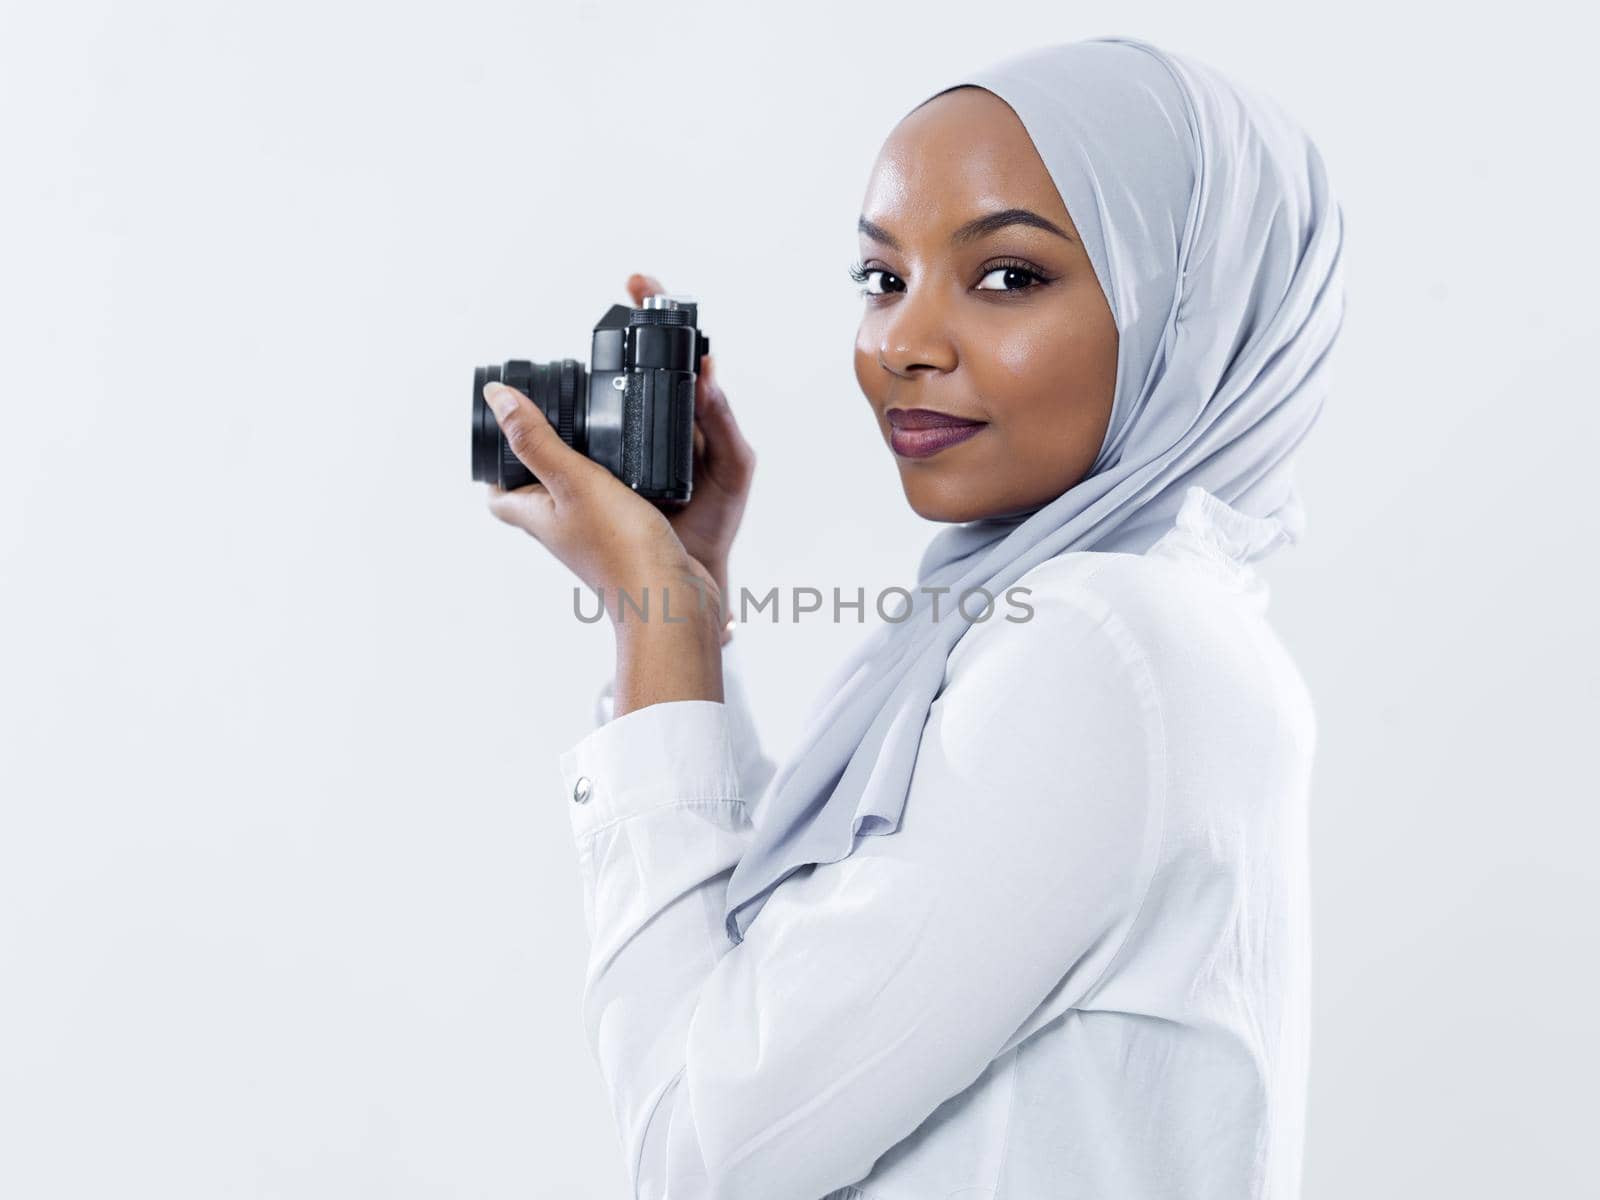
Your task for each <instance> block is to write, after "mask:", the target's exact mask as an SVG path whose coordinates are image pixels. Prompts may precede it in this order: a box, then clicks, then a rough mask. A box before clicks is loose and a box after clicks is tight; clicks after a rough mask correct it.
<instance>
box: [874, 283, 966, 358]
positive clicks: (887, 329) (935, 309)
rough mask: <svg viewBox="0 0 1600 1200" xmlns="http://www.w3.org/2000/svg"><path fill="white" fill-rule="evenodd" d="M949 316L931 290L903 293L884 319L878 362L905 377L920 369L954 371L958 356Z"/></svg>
mask: <svg viewBox="0 0 1600 1200" xmlns="http://www.w3.org/2000/svg"><path fill="white" fill-rule="evenodd" d="M947 316H948V314H946V313H945V312H944V309H943V306H942V305H941V304H940V303H939V299H938V297H937V296H936V295H935V294H933V293H932V292H931V290H930V289H923V291H922V292H921V293H920V294H918V293H917V292H914V291H907V292H905V293H903V295H902V297H901V299H900V301H899V302H898V303H896V304H895V306H894V308H893V309H892V310H891V311H890V312H889V313H888V315H887V319H886V320H885V321H884V324H883V333H882V336H881V337H880V338H879V341H878V365H879V366H880V367H882V368H883V369H884V370H885V371H888V372H889V373H890V374H891V375H898V376H901V377H902V378H910V377H911V376H912V375H913V374H914V373H915V372H917V371H918V370H928V371H953V370H955V367H956V362H957V361H958V356H957V354H956V348H955V341H954V340H953V339H952V338H951V336H950V327H949V322H948V319H947Z"/></svg>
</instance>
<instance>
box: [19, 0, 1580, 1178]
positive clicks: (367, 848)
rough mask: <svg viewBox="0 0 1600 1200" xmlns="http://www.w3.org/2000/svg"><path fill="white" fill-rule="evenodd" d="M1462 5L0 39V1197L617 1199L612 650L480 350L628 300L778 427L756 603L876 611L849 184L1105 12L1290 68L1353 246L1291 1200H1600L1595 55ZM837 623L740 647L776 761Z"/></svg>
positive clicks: (1224, 58) (284, 8)
mask: <svg viewBox="0 0 1600 1200" xmlns="http://www.w3.org/2000/svg"><path fill="white" fill-rule="evenodd" d="M1468 12H1469V10H1468V9H1465V8H1462V7H1460V6H1456V5H1449V6H1445V5H1440V6H1439V7H1438V8H1437V9H1433V10H1424V9H1421V8H1413V7H1407V6H1404V5H1397V4H1382V5H1371V6H1362V7H1356V8H1352V7H1351V6H1348V5H1340V6H1321V7H1319V8H1318V9H1316V10H1315V11H1312V10H1310V9H1302V8H1301V6H1292V5H1282V4H1261V5H1244V4H1235V5H1225V6H1219V5H1203V6H1197V5H1194V4H1187V3H1177V2H1171V3H1163V4H1133V3H1126V2H1123V3H1116V4H1110V3H1080V4H1075V5H1072V6H1070V7H1069V6H1062V5H1051V4H1037V5H1024V4H1016V3H1000V2H996V3H989V4H984V5H981V6H979V5H970V4H961V5H956V4H930V3H915V4H912V3H900V4H879V5H865V4H855V3H852V4H835V5H819V4H811V5H808V6H805V7H804V8H799V9H796V8H793V7H791V6H768V5H755V4H691V3H678V4H633V3H619V2H616V0H613V2H612V3H608V4H604V5H602V4H588V3H584V4H580V3H572V2H569V3H562V4H548V5H542V6H535V5H512V4H482V3H480V4H456V5H453V6H451V7H450V8H448V9H446V8H444V7H440V8H438V9H437V10H435V11H432V12H429V11H425V10H424V9H422V8H421V7H418V6H407V5H398V6H397V5H377V4H372V5H349V4H347V5H342V6H341V5H330V4H327V3H319V4H316V5H309V4H283V3H279V4H272V5H260V6H254V7H252V8H250V9H246V8H245V7H244V6H228V7H224V6H214V5H199V4H196V5H189V6H185V5H177V4H170V3H161V4H140V5H112V4H105V5H95V6H90V5H82V4H75V5H60V4H53V5H32V6H28V7H27V9H26V10H25V11H24V9H23V7H22V6H20V5H17V6H8V7H7V9H6V12H5V16H4V18H3V26H0V123H3V124H0V129H3V134H4V142H3V147H4V159H3V167H0V169H3V178H4V188H3V192H0V206H3V208H0V248H3V249H0V280H3V282H0V348H3V380H0V386H3V404H4V413H5V426H4V431H3V436H0V570H3V576H0V580H3V591H0V604H3V620H0V722H3V725H0V794H3V803H4V816H3V822H4V823H3V829H0V972H3V977H0V1194H3V1195H5V1196H7V1197H15V1198H16V1200H45V1198H53V1197H83V1198H91V1197H92V1198H96V1200H99V1198H102V1197H119V1198H121V1197H160V1198H162V1200H187V1198H194V1200H227V1198H233V1197H295V1198H297V1200H320V1198H324V1197H326V1198H329V1200H332V1198H339V1200H348V1198H351V1197H374V1198H376V1197H382V1198H385V1200H391V1198H394V1200H401V1198H412V1197H483V1198H501V1197H563V1198H592V1200H618V1198H620V1197H621V1196H622V1195H623V1190H624V1184H623V1180H624V1173H623V1165H622V1162H621V1154H620V1152H619V1149H618V1145H617V1141H616V1135H615V1133H614V1131H613V1128H612V1126H611V1118H610V1113H609V1109H608V1107H607V1104H606V1101H605V1097H604V1094H603V1092H602V1090H601V1086H600V1081H599V1075H598V1072H597V1070H596V1069H595V1067H594V1065H593V1062H592V1060H591V1059H590V1057H589V1051H588V1050H587V1048H586V1046H585V1045H584V1042H583V1040H582V1030H581V1026H580V1019H579V1007H578V1006H579V998H580V991H581V977H582V970H583V963H584V952H585V945H584V940H585V935H584V928H583V919H582V910H581V899H580V892H579V886H578V875H577V870H576V860H575V855H574V851H573V847H572V845H571V838H570V830H569V827H568V814H567V812H566V809H565V805H566V804H567V803H568V801H567V800H566V798H565V797H564V796H563V795H561V794H560V793H559V789H558V783H559V780H558V775H557V771H556V766H555V757H556V755H557V754H558V752H559V751H560V750H562V749H564V748H565V747H566V746H568V745H569V744H571V743H572V742H573V741H575V740H576V739H577V738H578V737H580V736H581V735H582V734H583V733H584V732H585V731H586V730H587V729H588V727H589V726H588V722H589V718H590V702H591V699H592V696H593V693H594V691H595V689H596V688H597V687H598V685H599V684H600V683H601V682H602V681H603V680H604V678H605V676H606V675H607V674H608V672H609V669H610V642H609V634H608V633H607V631H606V630H605V629H604V628H603V627H589V626H581V625H579V624H578V623H577V622H576V621H575V620H573V618H572V617H571V615H570V599H571V596H570V590H569V587H570V581H571V577H570V576H568V575H566V574H565V572H564V570H563V569H562V568H560V567H559V566H558V565H557V564H555V563H554V562H553V561H552V560H550V559H549V558H548V557H547V556H546V555H545V552H544V551H542V550H541V549H540V548H539V547H538V545H537V544H535V543H533V542H532V541H530V540H528V539H526V538H525V537H523V535H521V534H519V533H517V532H515V531H513V530H511V529H509V528H508V527H505V526H502V525H500V524H499V523H498V522H495V521H494V520H493V519H492V518H491V517H490V516H489V515H488V513H487V511H486V510H485V508H484V506H483V496H482V492H481V489H480V487H478V486H477V485H473V484H471V483H470V482H469V481H468V470H467V467H468V462H467V412H468V407H467V406H468V400H469V390H470V388H469V385H470V369H471V367H472V366H473V365H475V364H479V363H487V362H498V361H501V360H503V359H505V358H509V357H529V358H534V359H539V360H543V359H552V358H559V357H577V358H586V356H587V350H588V331H589V329H590V327H591V326H592V325H593V323H594V321H595V319H596V318H598V317H599V316H600V314H601V313H602V312H603V311H604V309H605V308H606V307H607V306H608V305H610V304H612V303H616V302H626V297H625V296H624V294H623V291H622V287H623V282H624V280H625V278H626V277H627V275H628V274H629V273H630V272H632V271H635V270H640V271H646V272H651V273H655V274H656V275H658V276H659V277H660V278H661V279H662V280H664V281H665V282H666V284H667V285H668V287H670V288H673V289H675V290H679V291H686V292H692V293H694V294H695V295H697V296H698V297H699V298H700V300H701V303H702V314H703V318H704V321H705V326H706V328H707V330H708V332H709V333H710V334H711V337H712V342H713V346H714V348H715V350H716V351H717V358H718V362H719V365H720V367H721V372H722V376H723V379H724V382H725V384H726V387H727V390H728V393H729V396H730V398H731V400H732V402H733V403H734V405H735V407H736V409H737V411H738V413H739V415H740V419H741V420H742V422H743V423H744V425H745V427H746V429H747V430H748V432H749V435H750V437H751V439H752V441H753V442H754V443H755V444H756V446H757V449H758V452H759V453H760V455H761V463H760V474H759V478H758V481H757V485H756V491H755V494H754V496H753V498H752V501H751V505H750V510H749V515H748V519H747V523H746V532H745V534H744V537H743V540H742V541H741V543H740V547H739V549H738V552H737V555H736V559H735V562H734V572H733V575H734V582H735V586H738V584H740V583H745V584H747V585H749V586H751V587H752V588H755V589H757V590H764V589H765V588H766V587H768V586H774V585H776V586H780V587H783V588H785V589H787V588H789V587H791V586H796V585H810V586H817V587H822V588H824V589H826V588H830V587H832V586H834V585H836V584H837V585H840V586H846V587H848V588H849V589H851V590H853V589H854V588H855V587H856V586H861V585H865V586H867V587H868V588H869V589H870V588H875V587H878V586H884V585H888V584H895V583H899V584H905V583H909V582H912V581H913V579H914V567H915V563H916V559H917V555H918V553H919V552H920V550H921V547H922V545H923V544H924V543H925V542H926V540H927V538H928V537H929V536H930V535H931V533H932V532H933V530H934V527H933V526H930V525H927V524H925V523H924V522H922V521H920V520H919V519H918V518H916V517H915V516H914V514H912V513H911V512H910V511H909V509H908V508H907V507H906V505H905V503H904V500H903V497H902V495H901V493H900V490H899V485H898V482H897V478H896V475H895V471H894V467H893V464H892V461H891V459H890V457H889V454H888V451H887V450H886V449H885V448H884V447H883V445H882V444H881V442H880V441H879V440H878V438H877V434H876V431H875V428H874V426H873V423H872V421H871V419H870V416H869V413H868V410H867V407H866V404H865V401H864V400H863V399H862V398H861V396H860V394H859V392H858V390H857V388H856V385H855V380H854V377H853V374H852V370H851V345H852V336H853V332H854V327H855V321H856V319H857V315H858V313H859V305H860V303H861V302H860V301H859V299H857V297H856V294H855V290H854V285H853V284H852V283H851V282H850V280H849V279H848V277H847V275H846V273H845V269H846V267H847V265H848V264H849V263H850V261H851V260H852V259H853V258H854V256H855V254H856V239H855V235H854V232H853V226H854V221H855V217H856V214H857V212H858V211H859V207H860V202H861V198H862V195H863V193H864V189H865V184H866V178H867V172H868V169H869V167H870V165H871V162H872V158H873V156H874V154H875V153H876V151H877V148H878V146H879V145H880V144H881V142H882V139H883V138H884V136H885V135H886V134H887V133H888V131H889V129H890V127H891V126H892V125H893V124H894V122H895V121H896V120H898V119H899V117H900V116H901V115H902V114H903V113H904V111H905V110H906V109H907V108H909V107H910V106H911V105H912V104H914V103H915V102H916V101H918V100H920V99H921V98H922V97H923V96H924V95H926V94H927V93H928V92H929V91H930V90H931V89H932V88H933V87H934V85H936V84H942V83H943V82H944V81H946V79H948V78H950V77H953V76H954V75H955V74H956V73H958V72H961V71H964V70H966V69H969V68H972V67H975V66H979V65H982V64H985V63H987V62H988V61H990V60H991V59H993V58H998V57H1000V56H1001V55H1003V54H1006V53H1010V52H1013V51H1015V50H1020V49H1024V48H1026V47H1028V46H1032V45H1037V44H1041V43H1044V42H1048V41H1060V40H1069V39H1072V38H1076V37H1086V36H1092V35H1096V34H1108V33H1127V34H1132V35H1136V36H1142V37H1146V38H1149V39H1151V40H1154V41H1156V42H1159V43H1161V44H1163V45H1166V46H1168V47H1169V48H1171V49H1174V50H1177V51H1179V52H1187V53H1190V54H1194V55H1196V56H1198V57H1201V58H1205V59H1208V60H1210V61H1212V62H1214V63H1215V64H1216V65H1218V66H1220V67H1221V68H1223V69H1224V70H1226V71H1229V72H1231V73H1233V74H1235V75H1236V76H1237V77H1238V78H1240V79H1241V80H1243V81H1246V82H1249V83H1251V84H1253V85H1255V86H1258V87H1261V88H1263V89H1265V90H1267V91H1269V92H1271V93H1273V94H1275V95H1276V96H1277V97H1278V98H1279V99H1280V100H1281V101H1283V103H1284V104H1285V105H1286V107H1287V108H1288V109H1289V110H1290V111H1291V112H1293V113H1295V114H1296V115H1297V116H1298V117H1299V118H1300V119H1301V121H1302V122H1303V123H1304V124H1305V125H1306V126H1307V127H1308V128H1309V129H1310V131H1311V132H1312V133H1313V135H1314V136H1315V137H1316V138H1317V140H1318V141H1319V143H1320V145H1321V146H1322V148H1323V151H1324V153H1325V156H1326V158H1327V160H1328V163H1329V165H1330V169H1331V171H1332V174H1333V178H1334V180H1335V183H1336V185H1337V187H1338V189H1339V192H1340V194H1341V197H1342V200H1343V203H1344V205H1345V210H1346V215H1347V217H1348V221H1349V238H1348V247H1349V249H1348V255H1349V257H1348V266H1349V280H1348V283H1349V296H1350V303H1349V314H1348V318H1347V322H1346V326H1345V336H1344V341H1343V347H1342V356H1341V358H1340V360H1339V366H1338V378H1337V390H1336V394H1335V396H1334V398H1333V400H1332V402H1331V404H1330V406H1329V408H1328V409H1327V411H1326V415H1325V419H1324V422H1323V424H1322V426H1321V428H1320V429H1319V431H1318V432H1317V433H1316V435H1315V436H1314V437H1313V438H1312V439H1311V441H1310V442H1309V443H1308V444H1307V447H1306V451H1305V454H1304V458H1303V467H1302V471H1301V479H1302V486H1303V493H1304V498H1305V502H1306V506H1307V509H1308V512H1309V516H1310V530H1309V533H1310V536H1309V539H1308V541H1307V542H1306V543H1305V544H1304V545H1302V546H1301V547H1299V548H1297V549H1294V550H1292V551H1290V552H1289V553H1288V554H1286V555H1283V556H1281V557H1280V558H1279V559H1278V560H1276V561H1274V562H1273V563H1271V564H1270V565H1269V566H1268V567H1267V574H1268V577H1269V579H1270V580H1271V581H1272V582H1273V585H1274V600H1273V612H1274V613H1275V615H1276V620H1277V623H1278V626H1279V628H1280V630H1281V631H1282V633H1283V635H1284V637H1285V639H1286V640H1287V641H1288V643H1289V645H1290V647H1291V648H1292V649H1293V650H1294V652H1295V653H1296V655H1297V657H1298V659H1299V661H1300V663H1301V665H1302V668H1303V670H1304V672H1305V674H1306V676H1307V678H1308V680H1309V682H1310V684H1311V686H1312V690H1313V693H1314V695H1315V697H1316V699H1317V704H1318V712H1319V716H1320V719H1321V748H1320V757H1319V762H1318V773H1317V778H1316V793H1315V815H1314V822H1313V837H1314V843H1315V864H1314V885H1313V886H1314V893H1315V901H1316V922H1315V928H1316V945H1315V952H1314V961H1315V971H1316V1001H1315V1013H1314V1020H1315V1026H1314V1043H1313V1060H1312V1084H1311V1100H1310V1114H1309V1118H1310V1133H1309V1142H1308V1146H1307V1159H1306V1195H1307V1196H1308V1197H1311V1198H1314V1200H1334V1198H1343V1197H1350V1196H1361V1197H1390V1196H1393V1197H1417V1196H1451V1197H1457V1198H1460V1197H1503V1196H1512V1195H1522V1196H1536V1195H1550V1196H1554V1195H1571V1194H1575V1192H1576V1191H1578V1190H1580V1188H1581V1187H1583V1186H1592V1167H1591V1155H1590V1150H1589V1147H1590V1145H1591V1143H1592V1135H1593V1120H1594V1116H1595V1113H1594V1108H1593V1089H1592V1082H1591V1081H1592V1078H1593V1074H1594V1070H1595V1068H1596V1065H1597V1063H1596V1058H1597V1055H1596V1034H1595V1032H1594V1020H1593V1011H1594V1006H1595V1003H1596V1000H1597V998H1600V997H1597V994H1596V991H1597V989H1596V986H1595V966H1594V948H1595V931H1594V926H1593V921H1592V912H1593V911H1594V905H1595V894H1594V892H1595V889H1594V884H1595V880H1596V874H1597V870H1596V867H1595V849H1594V847H1595V839H1596V834H1597V833H1600V822H1597V819H1596V815H1595V800H1596V789H1595V786H1594V782H1593V777H1592V773H1591V770H1590V767H1591V762H1592V755H1593V745H1594V731H1593V726H1594V718H1595V716H1596V709H1595V699H1594V694H1595V693H1594V669H1595V666H1596V663H1595V657H1596V656H1595V638H1594V632H1593V625H1592V611H1593V607H1594V602H1595V587H1594V566H1593V555H1594V553H1595V544H1596V539H1595V534H1596V521H1595V518H1594V499H1593V492H1592V485H1591V480H1592V478H1593V473H1592V470H1591V468H1592V464H1593V457H1594V447H1595V439H1596V433H1597V422H1596V417H1595V405H1596V401H1597V399H1600V398H1597V396H1596V394H1595V389H1594V385H1593V382H1592V379H1593V376H1592V362H1593V348H1594V334H1595V331H1596V325H1597V322H1596V311H1595V302H1594V279H1595V278H1596V267H1597V265H1600V264H1597V258H1596V241H1595V233H1594V227H1595V219H1596V218H1595V183H1596V178H1595V175H1596V171H1595V167H1594V154H1593V141H1592V137H1593V129H1592V128H1591V122H1592V119H1593V116H1594V113H1595V108H1596V105H1595V95H1594V86H1593V83H1594V76H1595V67H1594V65H1593V63H1592V61H1591V58H1592V55H1591V54H1590V52H1589V46H1590V45H1591V44H1592V43H1591V42H1590V40H1589V38H1588V37H1586V36H1583V33H1584V31H1580V30H1578V29H1575V28H1572V27H1570V26H1564V25H1563V24H1562V23H1561V21H1560V19H1559V18H1558V17H1557V16H1556V9H1555V6H1553V5H1551V6H1542V5H1538V4H1521V5H1517V6H1514V7H1513V8H1511V9H1508V10H1506V12H1504V13H1503V14H1501V15H1500V16H1499V17H1498V18H1497V20H1496V21H1495V22H1494V23H1488V22H1478V21H1475V20H1473V19H1472V18H1471V17H1470V16H1469V15H1467V14H1468ZM869 594H870V593H869ZM1586 614H1587V615H1586ZM862 633H863V631H862V630H861V629H858V628H856V627H854V626H849V625H846V626H842V627H840V626H833V625H830V624H827V623H825V622H821V621H818V620H816V619H815V618H812V619H810V620H809V621H802V622H800V623H798V624H785V625H779V626H775V627H774V626H756V627H747V628H746V629H745V630H744V631H743V632H742V633H741V634H740V636H741V638H742V639H743V642H744V644H743V647H742V649H743V654H744V658H745V661H746V662H747V663H748V664H749V666H750V675H749V683H750V687H751V689H752V691H753V692H754V694H755V696H756V699H757V709H758V713H759V716H760V719H761V721H762V724H763V728H764V731H765V736H766V739H767V741H768V744H769V747H770V748H771V749H772V750H773V752H774V753H781V752H782V750H783V749H784V748H785V747H786V746H787V745H789V744H790V743H791V741H792V739H793V738H794V737H795V736H796V735H797V734H798V732H799V725H800V722H801V720H802V718H803V716H804V715H805V711H806V707H807V705H808V704H809V703H810V701H811V699H812V698H813V689H814V688H815V687H816V686H817V685H818V684H819V683H820V681H821V678H822V675H823V674H824V672H826V671H827V670H829V669H830V668H831V667H832V665H833V664H834V663H835V662H836V661H837V660H838V659H839V657H841V656H842V655H843V654H844V653H845V651H846V650H847V648H848V647H849V645H851V644H852V643H853V642H854V640H855V639H857V638H858V637H860V636H862ZM1027 1200H1035V1198H1027Z"/></svg>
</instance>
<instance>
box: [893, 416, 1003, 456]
mask: <svg viewBox="0 0 1600 1200" xmlns="http://www.w3.org/2000/svg"><path fill="white" fill-rule="evenodd" d="M888 417H889V426H890V432H889V445H890V447H891V448H892V449H893V450H894V452H895V453H896V454H899V455H902V456H903V457H905V458H927V457H928V455H930V454H937V453H938V452H939V451H941V450H943V449H945V448H946V447H947V446H954V445H955V444H956V443H957V442H964V441H966V440H967V439H968V438H969V437H971V436H972V435H973V434H975V433H977V432H978V431H979V430H981V429H982V428H983V426H984V422H982V421H972V420H969V419H967V418H966V417H954V416H951V415H950V414H949V413H942V412H935V411H934V410H933V409H931V408H892V409H890V410H889V412H888Z"/></svg>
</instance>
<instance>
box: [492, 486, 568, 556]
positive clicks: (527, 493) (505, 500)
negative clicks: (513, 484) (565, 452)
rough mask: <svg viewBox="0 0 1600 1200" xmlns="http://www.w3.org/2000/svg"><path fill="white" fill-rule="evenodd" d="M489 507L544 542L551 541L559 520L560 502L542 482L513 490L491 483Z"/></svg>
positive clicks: (510, 522)
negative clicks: (551, 495) (557, 517)
mask: <svg viewBox="0 0 1600 1200" xmlns="http://www.w3.org/2000/svg"><path fill="white" fill-rule="evenodd" d="M489 511H490V512H492V513H493V514H494V515H495V516H497V517H499V518H500V519H501V520H502V521H504V522H505V523H506V524H507V525H515V526H516V527H517V528H518V529H521V530H523V531H524V532H526V533H530V534H532V535H533V536H534V538H535V539H537V540H538V541H541V542H546V541H548V535H549V533H550V532H551V531H552V527H553V523H554V522H555V520H556V503H555V501H554V500H552V499H551V498H550V492H549V491H548V490H547V489H546V488H545V487H544V485H543V484H538V483H533V484H529V485H528V486H527V487H523V488H517V489H516V490H515V491H511V492H508V491H506V490H505V489H504V488H502V487H497V486H495V485H494V484H490V485H489Z"/></svg>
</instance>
